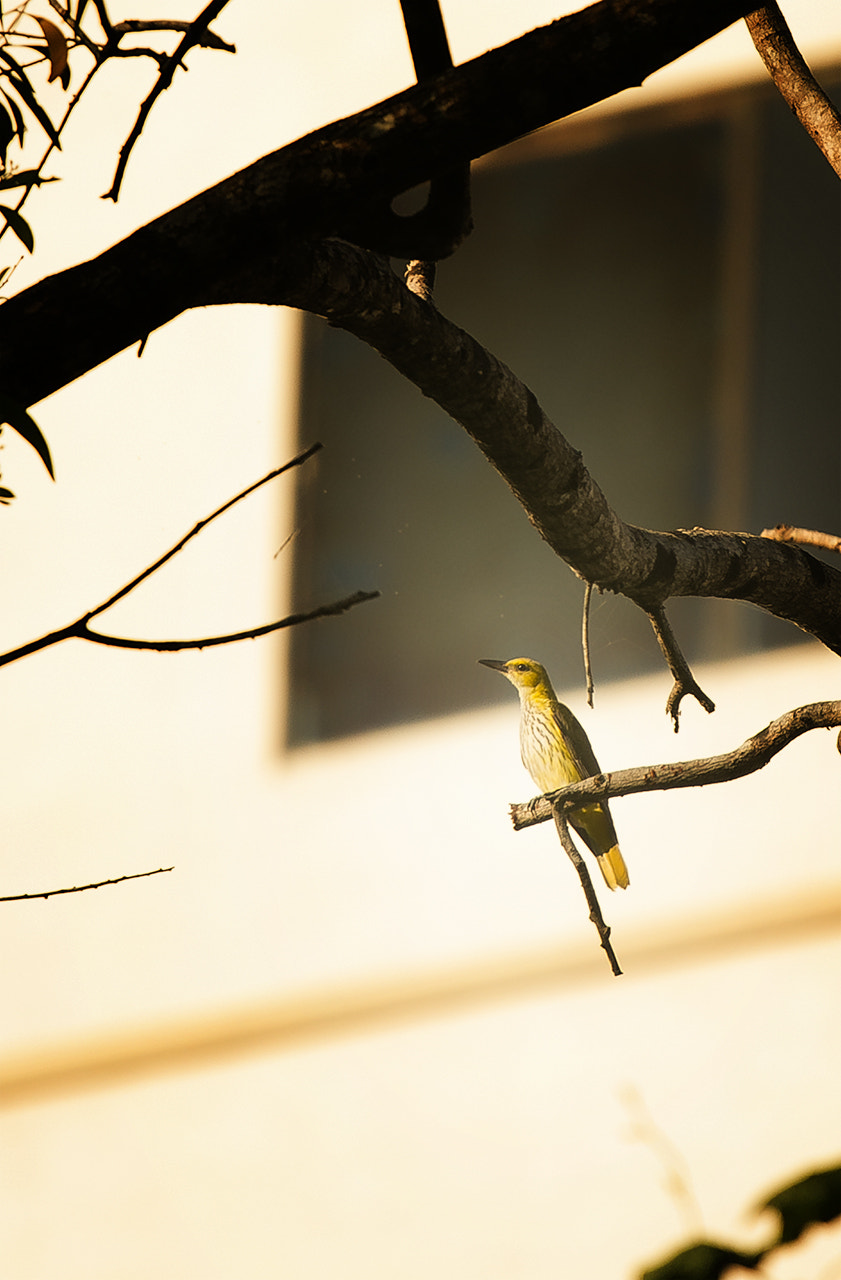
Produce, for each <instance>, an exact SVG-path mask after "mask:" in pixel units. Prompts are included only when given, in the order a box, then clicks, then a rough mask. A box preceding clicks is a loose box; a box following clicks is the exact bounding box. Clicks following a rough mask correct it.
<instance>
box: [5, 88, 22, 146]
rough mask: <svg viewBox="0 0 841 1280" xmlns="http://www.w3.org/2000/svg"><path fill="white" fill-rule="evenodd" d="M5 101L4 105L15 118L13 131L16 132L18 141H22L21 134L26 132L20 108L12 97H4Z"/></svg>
mask: <svg viewBox="0 0 841 1280" xmlns="http://www.w3.org/2000/svg"><path fill="white" fill-rule="evenodd" d="M5 102H6V106H7V107H8V108H9V110H10V111H11V113H12V115H13V116H14V118H15V133H16V134H17V137H18V142H23V135H24V134H25V133H26V125H25V124H24V123H23V115H22V114H21V109H20V107H19V106H18V104H17V103H16V102H15V100H14V98H5Z"/></svg>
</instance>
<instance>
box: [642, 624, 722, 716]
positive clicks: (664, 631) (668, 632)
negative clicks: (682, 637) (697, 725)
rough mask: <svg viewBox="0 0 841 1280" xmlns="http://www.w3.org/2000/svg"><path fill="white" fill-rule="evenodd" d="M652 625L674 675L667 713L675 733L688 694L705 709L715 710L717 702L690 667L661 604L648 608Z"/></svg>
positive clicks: (667, 701) (667, 702)
mask: <svg viewBox="0 0 841 1280" xmlns="http://www.w3.org/2000/svg"><path fill="white" fill-rule="evenodd" d="M646 612H647V613H648V617H649V619H650V621H651V625H652V627H653V628H654V634H655V636H656V637H657V643H658V644H659V646H660V649H661V650H662V653H663V657H664V658H665V659H666V662H667V663H668V664H669V670H670V671H671V673H672V675H673V676H674V681H675V682H674V684H673V685H672V691H671V693H670V694H669V696H668V698H667V699H666V715H669V716H671V717H672V724H673V725H674V730H675V733H677V731H678V729H679V728H680V721H679V719H678V717H679V715H680V704H681V702H682V701H683V699H684V698H685V697H686V696H687V694H691V695H692V697H693V698H696V699H697V700H698V702H700V704H701V706H702V707H703V708H704V710H705V711H708V712H712V711H715V703H714V702H713V700H712V698H710V697H709V696H708V695H707V694H706V693H704V690H703V689H702V688H701V687H700V685H699V684H698V683H697V681H696V680H695V677H694V676H693V674H692V672H691V671H690V669H689V663H688V662H687V661H686V658H684V656H683V652H682V650H681V647H680V645H679V644H678V642H677V639H676V638H675V633H674V632H673V631H672V626H671V623H670V622H669V619H668V618H667V617H666V610H665V608H664V607H663V606H662V605H660V607H659V608H657V609H651V610H646Z"/></svg>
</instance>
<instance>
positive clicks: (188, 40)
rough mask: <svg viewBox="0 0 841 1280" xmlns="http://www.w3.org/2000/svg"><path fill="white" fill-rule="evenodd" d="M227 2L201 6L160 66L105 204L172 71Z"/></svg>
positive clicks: (214, 1) (114, 195) (117, 186)
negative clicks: (198, 12) (197, 14)
mask: <svg viewBox="0 0 841 1280" xmlns="http://www.w3.org/2000/svg"><path fill="white" fill-rule="evenodd" d="M227 3H228V0H210V4H208V5H205V7H204V9H202V11H201V13H200V14H199V16H198V17H197V18H196V19H195V21H194V22H191V23H190V26H189V28H188V29H187V31H186V32H185V34H184V36H183V38H182V39H181V40H180V41H179V44H178V48H177V49H175V51H174V52H173V53H172V54H171V55H170V57H169V58H167V59H166V61H165V62H164V63H163V65H162V66H161V70H160V74H159V76H158V78H157V80H156V81H155V83H154V85H153V87H152V89H151V92H150V93H149V94H148V96H147V97H146V98H145V99H144V101H143V102H142V103H141V106H140V110H139V112H138V113H137V119H136V120H135V122H134V125H133V126H132V130H131V133H130V134H129V136H128V137H127V138H126V140H125V142H124V143H123V145H122V147H121V148H120V158H119V160H118V161H117V168H116V170H115V173H114V181H113V182H112V183H111V188H110V190H109V191H106V193H105V196H104V197H103V198H104V199H105V200H113V201H114V202H115V203H116V202H117V199H118V198H119V195H120V187H121V186H122V184H123V176H124V175H125V171H126V165H127V164H128V161H129V156H130V155H131V153H132V151H133V150H134V144H135V143H136V142H137V139H138V138H139V137H140V135H141V133H142V132H143V126H144V125H145V123H146V120H147V118H148V116H149V112H150V111H151V110H152V107H153V106H154V105H155V103H156V102H157V100H158V98H159V97H160V96H161V94H162V93H163V92H164V91H165V90H166V89H168V88H169V86H170V85H171V84H172V77H173V76H174V75H175V72H176V70H177V69H178V67H179V66H181V64H182V61H183V59H184V56H185V54H186V53H187V52H188V51H189V50H190V49H192V47H193V46H194V45H197V44H199V43H201V41H202V39H203V37H204V35H205V32H206V31H207V28H208V26H209V24H210V23H211V22H212V21H213V19H214V18H216V17H218V16H219V14H220V13H221V12H222V10H223V9H224V8H225V5H226V4H227Z"/></svg>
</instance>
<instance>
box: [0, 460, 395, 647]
mask: <svg viewBox="0 0 841 1280" xmlns="http://www.w3.org/2000/svg"><path fill="white" fill-rule="evenodd" d="M320 448H321V445H320V444H314V445H312V446H311V447H310V448H309V449H305V450H304V452H303V453H299V454H298V456H297V457H296V458H293V459H292V460H291V462H286V463H284V465H283V466H282V467H276V468H275V469H274V470H273V471H270V472H269V473H268V475H265V476H263V477H262V479H260V480H257V481H255V483H254V484H250V485H248V487H247V488H245V489H243V490H242V491H241V492H240V493H237V494H235V495H234V497H233V498H229V499H228V501H227V502H223V503H222V506H221V507H217V508H216V510H215V511H214V512H213V513H212V514H211V515H209V516H207V517H206V519H204V520H200V521H199V522H198V524H196V525H194V526H193V528H192V529H191V530H190V532H189V533H187V534H185V535H184V537H183V538H181V539H180V541H179V542H177V543H176V544H175V546H174V547H170V549H169V551H166V552H165V553H164V554H163V555H162V556H160V557H159V558H158V559H157V560H156V561H155V562H154V564H151V565H149V566H148V568H146V569H144V570H143V572H142V573H138V574H137V575H136V576H135V577H134V578H132V579H131V581H130V582H127V583H126V585H125V586H124V587H120V589H119V591H115V592H114V593H113V595H110V596H109V597H108V599H107V600H103V601H102V603H101V604H98V605H97V606H96V607H95V608H94V609H89V610H88V612H87V613H83V614H82V616H81V617H80V618H77V619H76V621H75V622H71V623H69V624H68V625H67V626H66V627H59V628H58V630H56V631H50V632H47V634H45V635H43V636H39V637H38V638H37V639H36V640H30V641H28V642H27V643H26V644H23V645H20V646H19V647H18V648H17V649H10V650H9V652H8V653H3V654H0V667H4V666H6V665H7V664H8V663H10V662H16V661H17V660H18V659H20V658H25V657H27V656H28V655H29V654H30V653H37V652H38V651H39V650H41V649H47V648H49V646H50V645H54V644H60V643H61V641H63V640H89V641H90V642H91V643H92V644H103V645H108V646H110V647H111V648H117V649H154V650H157V651H158V652H179V651H180V650H182V649H209V648H211V647H213V646H215V645H220V644H235V643H236V642H237V641H239V640H254V639H256V638H257V637H258V636H265V635H269V634H270V632H272V631H279V630H280V629H281V628H282V627H293V626H296V625H297V624H298V623H301V622H310V621H312V620H313V619H315V618H328V617H334V616H335V615H336V614H340V613H346V612H347V610H348V609H352V608H353V607H354V605H357V604H362V603H363V602H364V601H366V600H374V599H376V598H377V596H379V594H380V593H379V591H356V592H354V594H353V595H350V596H345V597H344V599H342V600H336V601H335V602H334V603H333V604H325V605H319V606H318V608H316V609H311V610H310V611H309V612H307V613H293V614H290V615H289V616H288V617H286V618H281V619H280V620H279V621H277V622H268V623H266V624H265V625H264V626H261V627H251V628H250V629H249V630H247V631H237V632H233V633H231V634H228V635H221V636H207V637H205V638H203V639H201V640H134V639H130V638H129V637H127V636H109V635H105V634H103V633H102V632H100V631H94V630H92V628H91V627H90V626H89V625H88V624H89V623H90V620H91V618H95V617H97V616H98V615H99V614H101V613H104V612H105V610H106V609H110V608H111V606H112V605H114V604H116V603H117V601H118V600H122V599H123V597H124V596H127V595H128V593H129V592H130V591H134V589H135V587H138V586H139V585H140V583H141V582H144V581H145V580H146V578H148V577H149V576H150V574H153V573H155V572H156V570H158V569H160V568H161V566H162V565H165V564H166V563H167V561H168V560H171V559H172V557H173V556H174V555H177V553H178V552H179V551H181V550H182V549H183V548H184V547H185V546H186V545H187V543H188V542H189V541H190V539H191V538H194V537H195V536H196V534H198V533H201V531H202V529H205V528H206V527H207V526H208V525H209V524H210V523H211V521H213V520H216V519H217V518H218V517H219V516H221V515H222V514H223V513H224V512H225V511H229V510H230V508H231V507H232V506H233V505H234V504H235V503H237V502H241V501H242V499H243V498H246V497H248V495H249V494H251V493H254V491H255V489H259V488H260V487H261V486H262V485H264V484H267V483H268V481H269V480H273V479H274V478H275V477H276V476H279V475H282V474H283V472H284V471H288V470H289V469H290V467H297V466H300V465H301V464H302V463H304V462H306V461H307V459H308V458H311V457H312V455H313V454H314V453H316V452H317V451H318V450H319V449H320Z"/></svg>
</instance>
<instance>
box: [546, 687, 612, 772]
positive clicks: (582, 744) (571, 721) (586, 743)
mask: <svg viewBox="0 0 841 1280" xmlns="http://www.w3.org/2000/svg"><path fill="white" fill-rule="evenodd" d="M552 714H553V715H554V717H555V723H556V724H557V726H558V728H559V729H560V731H561V733H562V734H563V735H564V738H565V739H566V742H567V745H568V746H569V748H570V751H571V753H572V755H573V758H574V760H575V763H576V766H577V768H578V770H579V772H580V774H581V777H582V778H592V777H593V776H594V775H595V774H597V773H601V771H602V770H601V765H600V764H599V762H598V760H597V759H596V753H595V751H594V750H593V748H592V747H591V746H590V739H589V738H588V737H587V734H586V733H585V732H584V729H583V727H582V725H580V724H579V722H578V720H576V718H575V716H574V715H573V714H572V712H571V711H570V709H569V707H565V706H564V704H563V703H562V702H556V703H555V705H554V707H553V708H552Z"/></svg>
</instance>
